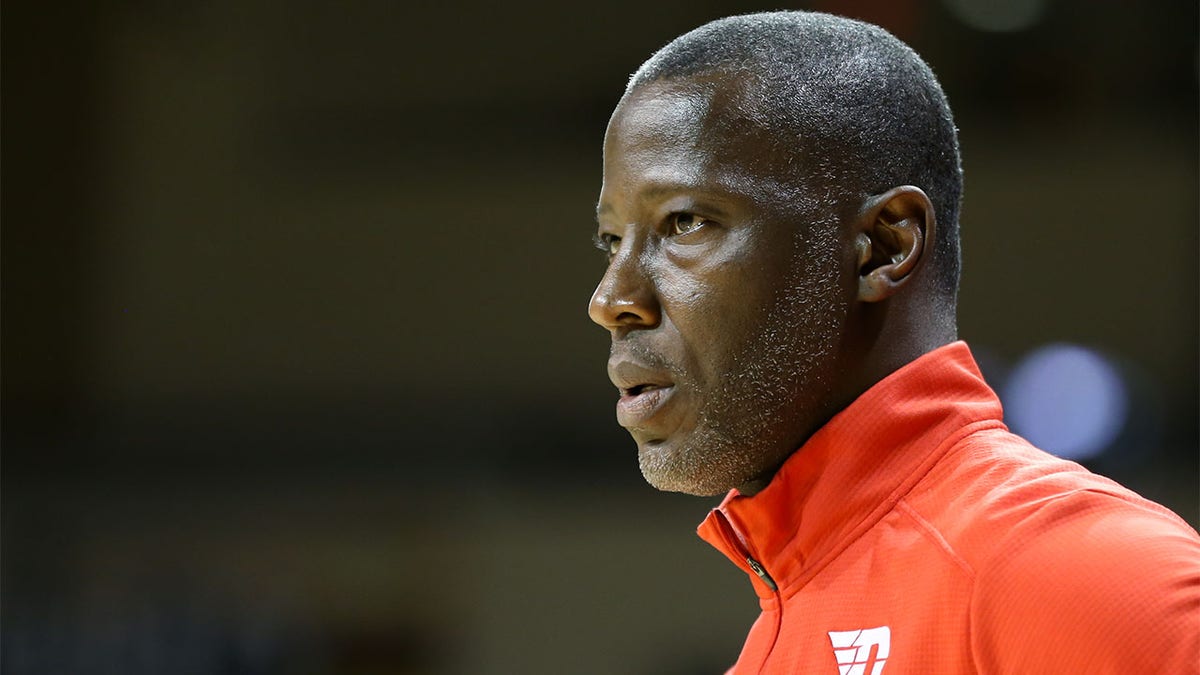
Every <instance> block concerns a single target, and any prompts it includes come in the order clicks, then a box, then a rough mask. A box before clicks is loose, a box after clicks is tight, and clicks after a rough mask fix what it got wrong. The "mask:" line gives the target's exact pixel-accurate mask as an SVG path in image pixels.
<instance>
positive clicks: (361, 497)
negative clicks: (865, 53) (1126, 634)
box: [0, 0, 1200, 675]
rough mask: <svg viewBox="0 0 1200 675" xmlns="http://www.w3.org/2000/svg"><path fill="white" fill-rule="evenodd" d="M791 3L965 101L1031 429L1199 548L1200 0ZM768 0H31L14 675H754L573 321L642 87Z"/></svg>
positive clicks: (728, 601) (727, 579) (970, 185)
mask: <svg viewBox="0 0 1200 675" xmlns="http://www.w3.org/2000/svg"><path fill="white" fill-rule="evenodd" d="M792 6H793V7H798V8H810V9H822V10H827V11H832V12H835V13H841V14H846V15H849V16H855V17H859V18H864V19H867V20H870V21H873V22H876V23H879V24H881V25H883V26H885V27H887V28H888V29H890V30H892V31H893V32H894V33H896V34H897V35H899V36H900V37H901V38H903V39H904V40H906V41H907V42H909V43H910V44H911V45H913V46H914V47H915V48H916V49H917V51H918V52H920V53H921V54H922V55H923V56H924V57H925V58H926V59H927V60H928V61H929V63H930V64H931V65H932V67H933V68H934V70H935V72H937V73H938V75H939V77H940V78H941V79H942V82H943V84H944V87H945V89H946V91H947V93H948V96H949V98H950V101H951V104H952V106H953V107H954V109H955V111H956V115H957V121H958V125H959V127H960V128H961V130H962V131H961V135H962V139H961V140H962V145H963V156H964V165H965V171H966V197H965V205H964V211H963V218H962V222H963V239H964V249H965V265H964V279H963V287H962V295H961V335H962V336H963V337H965V338H966V339H967V340H969V341H970V342H971V343H972V345H973V347H974V348H975V349H976V351H977V354H978V355H979V357H980V360H981V362H982V365H983V367H984V369H985V371H986V374H987V375H988V377H989V379H990V380H991V381H992V383H993V385H994V386H995V387H996V388H997V389H998V390H999V391H1000V392H1001V394H1002V397H1003V398H1004V401H1005V405H1006V408H1007V410H1008V416H1009V422H1010V424H1011V425H1012V426H1013V427H1015V428H1016V429H1017V430H1018V431H1021V432H1023V433H1025V434H1027V435H1029V436H1030V437H1031V438H1032V439H1033V440H1035V441H1036V442H1039V443H1041V444H1042V445H1043V446H1044V447H1046V448H1047V449H1051V450H1054V451H1055V452H1058V453H1059V454H1063V455H1065V456H1070V457H1076V458H1078V459H1080V460H1081V461H1083V462H1084V463H1086V464H1087V465H1088V466H1089V467H1091V468H1093V469H1094V470H1096V471H1098V472H1100V473H1104V474H1106V475H1109V476H1111V477H1113V478H1116V479H1117V480H1119V481H1121V482H1123V483H1125V484H1127V485H1129V486H1130V487H1133V488H1134V489H1136V490H1138V491H1140V492H1141V493H1143V494H1145V495H1146V496H1148V497H1150V498H1152V499H1154V500H1157V501H1160V502H1162V503H1164V504H1166V505H1167V506H1169V507H1171V508H1172V509H1174V510H1175V511H1177V512H1178V513H1180V514H1181V515H1182V516H1183V517H1184V518H1185V519H1187V520H1188V521H1189V522H1190V523H1192V524H1193V526H1195V525H1196V522H1197V511H1198V510H1200V498H1198V496H1197V484H1198V480H1197V474H1198V470H1197V463H1198V462H1197V447H1198V445H1197V410H1198V408H1200V401H1198V397H1197V372H1198V363H1197V351H1198V350H1197V343H1198V336H1197V326H1198V318H1197V307H1198V304H1200V301H1198V297H1197V287H1198V284H1197V274H1196V262H1195V261H1196V256H1197V253H1198V250H1200V245H1198V241H1197V231H1198V227H1197V212H1198V211H1197V184H1198V175H1197V173H1198V172H1197V147H1198V138H1197V81H1198V54H1200V52H1198V49H1197V22H1198V17H1197V6H1196V3H1195V2H1182V1H1180V2H1171V1H1167V0H1162V1H1159V2H1146V3H1139V4H1136V5H1133V4H1129V3H1107V2H1099V3H1096V2H1085V1H1084V0H1073V1H1053V0H1010V1H1008V2H993V1H990V0H878V1H867V0H856V1H853V2H833V1H827V2H810V3H795V4H794V5H792ZM764 8H774V6H773V5H772V6H771V7H763V6H761V5H752V4H746V3H740V2H731V1H707V2H697V1H695V0H689V1H686V2H685V1H683V0H675V1H664V2H627V1H624V0H613V1H611V2H606V3H594V4H589V5H586V6H583V5H576V4H573V3H549V2H538V3H525V4H521V3H516V4H513V3H503V4H493V3H482V2H466V3H453V2H442V3H417V2H412V3H394V2H381V1H377V2H356V3H319V2H312V1H311V0H294V1H293V2H289V3H275V2H267V1H265V0H239V1H237V2H234V1H232V0H214V1H212V2H195V1H193V2H180V3H169V2H162V1H155V0H141V1H137V0H131V1H127V2H114V3H88V2H76V1H72V0H67V1H65V2H58V3H38V2H32V1H30V0H11V1H9V2H6V3H5V5H4V8H3V22H2V31H3V36H2V39H0V42H2V44H3V58H2V61H0V64H2V69H3V71H2V82H3V117H2V124H3V163H2V171H3V203H2V206H3V230H2V231H3V243H2V246H0V252H2V256H3V259H2V263H0V272H2V275H3V280H2V284H3V303H2V309H3V317H2V329H3V336H2V346H3V379H2V390H3V391H2V393H3V396H2V401H0V405H2V415H3V417H2V427H0V428H2V433H3V436H2V444H3V456H2V459H3V470H2V474H0V475H2V481H3V484H2V489H0V494H2V497H3V506H2V509H0V528H2V529H0V532H2V537H3V542H2V556H0V590H2V593H3V602H2V609H3V617H2V624H0V628H2V632H0V645H2V648H0V664H2V667H3V671H4V672H5V673H10V674H12V675H18V674H23V673H68V672H70V673H122V674H139V673H247V674H264V675H266V674H271V675H274V674H283V675H291V674H295V673H321V674H326V673H328V674H334V675H340V674H346V675H350V674H367V673H372V674H375V673H439V674H441V673H446V674H460V673H515V672H522V673H667V674H684V673H711V672H719V671H720V670H721V669H722V668H724V667H725V666H727V665H728V664H730V663H731V662H732V661H733V660H734V658H735V657H736V655H737V652H738V650H739V648H740V646H741V642H742V639H743V638H744V636H745V633H746V630H747V629H748V627H749V625H750V623H751V621H752V620H753V619H754V617H755V616H756V615H757V611H758V610H757V603H756V600H755V598H754V595H753V593H752V591H751V589H750V587H749V583H748V581H747V580H746V579H745V578H744V576H743V575H742V573H741V572H738V571H737V570H736V569H734V568H733V567H732V566H731V565H729V564H728V563H727V561H726V560H725V559H724V558H723V557H722V556H721V555H720V554H718V553H716V552H715V551H713V550H711V549H709V548H708V547H707V545H705V544H704V543H703V542H701V541H700V540H699V539H698V538H696V536H695V534H694V528H695V526H696V524H698V523H699V521H700V520H701V518H702V517H703V516H704V515H705V513H706V511H707V509H709V508H710V507H711V506H713V505H714V504H715V502H716V500H711V499H698V498H692V497H683V496H679V495H669V494H661V493H658V492H655V491H654V490H652V489H651V488H649V487H647V486H646V485H645V484H644V483H643V482H642V479H641V476H640V474H639V473H638V470H637V463H636V457H635V449H634V446H633V444H632V442H631V441H630V440H629V439H628V437H627V436H626V435H625V434H624V432H622V431H621V430H620V429H619V428H618V427H617V426H616V423H615V421H614V416H613V403H614V401H615V392H614V391H613V390H612V388H611V386H610V385H609V384H608V382H607V379H606V377H605V374H604V362H605V358H606V354H607V340H608V338H607V335H606V334H605V333H604V331H602V330H600V329H599V328H596V327H594V326H593V325H591V324H590V323H589V321H588V320H587V317H586V315H585V305H586V302H587V299H588V297H589V295H590V294H591V291H592V288H593V286H594V284H595V282H596V281H597V280H598V278H599V275H600V273H601V271H602V265H603V263H602V260H601V258H600V256H599V255H598V254H597V253H596V252H595V251H594V250H593V249H592V248H591V242H590V237H591V234H592V232H593V229H594V226H593V216H592V213H593V209H594V202H595V198H596V195H597V192H598V189H599V183H600V145H601V139H602V136H603V132H604V126H605V123H606V120H607V117H608V114H609V112H610V111H611V109H612V106H613V105H614V104H615V102H616V100H617V98H618V97H619V95H620V93H621V91H622V88H623V86H624V83H625V80H626V78H627V77H628V75H629V74H630V73H631V72H632V71H633V70H634V69H635V68H636V67H637V66H638V65H639V64H640V63H641V62H642V60H644V59H645V58H646V57H648V56H649V55H650V54H651V53H652V52H653V51H654V50H655V49H657V48H658V47H660V46H661V45H663V44H665V43H666V42H667V41H669V40H670V39H671V38H673V37H674V36H676V35H678V34H680V33H682V32H684V31H686V30H688V29H690V28H693V27H695V26H697V25H699V24H701V23H703V22H705V21H707V20H710V19H713V18H717V17H719V16H723V15H727V14H731V13H740V12H746V11H751V10H756V9H764Z"/></svg>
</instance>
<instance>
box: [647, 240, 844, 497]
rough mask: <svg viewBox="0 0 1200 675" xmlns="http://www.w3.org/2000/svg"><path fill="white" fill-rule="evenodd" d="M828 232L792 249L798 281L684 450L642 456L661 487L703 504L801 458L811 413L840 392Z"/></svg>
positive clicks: (837, 314) (836, 294)
mask: <svg viewBox="0 0 1200 675" xmlns="http://www.w3.org/2000/svg"><path fill="white" fill-rule="evenodd" d="M832 229H833V228H828V227H820V226H814V227H812V228H811V229H810V232H813V231H817V232H825V233H830V234H828V235H827V236H824V237H817V238H816V239H811V240H808V241H805V242H803V243H799V244H798V245H797V246H795V251H796V254H795V255H794V256H793V260H792V264H791V265H790V267H789V269H790V270H791V271H792V272H791V278H790V279H789V280H788V283H786V284H784V285H783V286H782V287H781V291H780V292H779V293H778V294H777V296H776V298H775V301H774V303H773V305H772V307H771V309H770V310H769V312H768V315H767V317H766V319H765V320H764V321H763V323H762V327H761V329H759V330H758V331H757V333H755V334H754V335H752V336H751V337H750V338H749V339H747V340H746V341H745V342H744V343H743V344H742V346H741V348H740V349H738V350H737V352H735V353H734V355H733V357H732V359H731V362H730V367H729V368H728V372H726V373H724V377H723V381H722V384H721V386H720V387H719V389H718V390H717V391H716V393H714V394H712V395H711V396H709V397H708V398H707V399H706V400H705V401H704V402H703V404H702V405H701V407H700V410H699V412H698V414H697V422H696V426H695V428H694V429H693V431H692V432H691V434H690V437H689V438H687V439H684V443H683V444H682V447H680V448H679V449H678V450H677V451H676V452H672V453H669V454H664V453H658V452H641V453H639V463H640V465H641V470H642V475H643V476H644V477H645V478H646V480H647V482H649V483H650V484H651V485H653V486H654V487H656V488H658V489H660V490H666V491H671V492H683V493H686V494H691V495H697V496H712V495H719V494H724V493H725V492H727V491H729V490H730V489H731V488H734V487H738V486H742V485H746V484H748V483H751V482H753V481H756V480H760V479H762V478H764V477H769V475H770V474H772V473H773V472H774V471H775V469H777V468H778V466H779V465H780V464H781V463H782V462H783V461H784V460H785V459H786V458H787V457H788V456H789V455H790V454H791V453H792V452H793V451H795V450H796V449H797V447H798V446H799V444H800V443H802V442H803V441H804V440H806V439H805V438H804V433H805V431H807V432H811V431H813V430H814V429H811V428H809V429H807V430H805V428H806V427H808V426H810V425H811V424H812V423H813V420H812V419H811V418H812V417H813V415H814V411H815V410H817V409H819V407H820V404H821V403H822V402H823V401H825V400H827V399H828V397H829V396H830V394H831V391H832V386H833V376H834V373H833V372H832V364H833V363H834V362H835V358H836V355H837V350H838V345H839V344H840V341H841V330H842V320H843V317H844V316H845V314H846V301H845V300H844V299H843V298H842V296H841V292H840V288H839V284H838V259H837V252H836V247H835V245H834V244H833V242H832V241H831V238H832V236H833V235H832V233H831V230H832Z"/></svg>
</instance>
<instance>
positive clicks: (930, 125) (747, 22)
mask: <svg viewBox="0 0 1200 675" xmlns="http://www.w3.org/2000/svg"><path fill="white" fill-rule="evenodd" d="M712 75H717V76H724V77H733V78H737V80H738V81H739V82H741V83H742V84H743V85H744V89H743V91H744V92H745V93H746V94H747V96H746V97H745V98H746V99H747V100H746V101H745V102H743V105H745V106H746V109H744V110H740V111H739V112H740V113H741V114H742V115H744V116H745V117H746V119H747V121H750V122H751V123H753V124H754V125H755V126H758V127H761V128H763V129H764V130H765V131H767V132H768V133H770V134H772V135H773V137H775V138H776V139H782V142H783V143H784V149H785V151H787V152H793V153H796V154H797V155H798V157H797V158H796V160H797V161H795V162H794V164H795V165H797V166H799V167H800V170H801V171H802V172H803V173H804V175H803V176H802V178H804V179H808V180H809V181H810V185H811V180H812V179H814V178H817V177H821V178H824V179H825V180H826V181H832V182H833V183H834V184H835V185H836V186H838V187H840V188H842V189H840V190H838V192H840V193H841V194H835V195H834V196H833V198H834V199H843V198H845V197H846V196H847V192H848V191H859V192H860V193H862V194H866V195H870V194H878V193H881V192H884V191H886V190H888V189H890V188H893V187H896V186H899V185H916V186H917V187H920V188H921V189H922V190H924V191H925V193H926V194H927V195H928V196H929V199H930V201H931V202H932V203H933V206H934V213H935V217H936V218H937V224H938V237H937V242H936V244H935V250H934V251H933V257H934V262H935V265H934V266H935V268H936V269H937V276H936V277H935V286H936V288H935V290H936V291H939V294H940V295H942V296H943V297H944V298H946V299H948V300H950V302H951V303H953V301H954V298H955V296H956V294H957V290H958V281H959V269H960V265H961V263H960V251H959V240H958V212H959V203H960V201H961V198H962V164H961V158H960V156H959V148H958V134H957V131H956V129H955V127H954V119H953V116H952V115H951V112H950V106H949V104H948V103H947V101H946V95H945V93H944V92H943V91H942V88H941V86H940V85H939V84H938V81H937V78H935V77H934V75H933V71H932V70H930V68H929V66H928V65H927V64H926V63H925V62H924V61H923V60H922V59H921V57H920V56H918V55H917V53H916V52H914V51H913V50H912V49H911V48H910V47H909V46H908V45H906V44H904V43H903V42H901V41H900V40H899V39H898V38H896V37H895V36H893V35H892V34H891V33H888V32H887V31H885V30H884V29H882V28H880V27H878V26H874V25H871V24H868V23H863V22H861V21H855V20H853V19H847V18H844V17H839V16H833V15H830V14H822V13H817V12H803V11H781V12H764V13H757V14H745V15H740V16H732V17H727V18H724V19H719V20H717V21H713V22H711V23H708V24H705V25H704V26H701V27H699V28H697V29H695V30H693V31H690V32H688V33H685V34H684V35H681V36H680V37H678V38H676V39H675V40H673V41H672V42H671V43H670V44H668V45H667V46H665V47H663V48H662V49H661V50H659V51H658V52H657V53H656V54H654V56H652V57H650V59H649V60H647V61H646V62H645V63H644V64H642V66H641V68H639V69H638V70H637V72H636V73H634V74H633V76H632V77H631V78H630V80H629V85H628V87H627V88H626V96H628V95H629V94H630V93H631V92H632V91H633V90H635V89H637V88H638V87H641V86H643V85H646V84H649V83H652V82H657V81H660V80H674V79H683V78H689V77H708V76H712ZM825 206H829V205H828V204H825ZM951 306H952V305H951Z"/></svg>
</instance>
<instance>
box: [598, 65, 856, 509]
mask: <svg viewBox="0 0 1200 675" xmlns="http://www.w3.org/2000/svg"><path fill="white" fill-rule="evenodd" d="M728 100H729V97H728V96H725V95H722V94H721V92H720V91H718V92H717V93H716V94H715V95H714V94H712V93H710V92H708V91H706V90H704V89H703V88H702V87H699V86H696V85H695V84H694V83H693V84H690V85H689V84H687V83H686V82H685V83H683V84H678V83H676V84H657V83H656V84H650V85H646V86H643V87H640V88H639V89H637V90H635V91H634V92H633V93H632V94H631V95H630V96H628V97H627V98H626V99H625V100H623V101H622V103H621V104H620V105H619V106H618V108H617V111H616V113H615V114H614V115H613V118H612V121H611V122H610V123H609V127H608V132H607V134H606V137H605V145H604V185H603V188H602V190H601V194H600V203H599V207H598V211H597V214H598V216H597V220H598V223H599V241H600V243H601V245H602V247H603V248H604V249H605V251H606V252H607V253H608V255H609V262H608V268H607V270H606V271H605V274H604V277H603V278H602V279H601V281H600V284H599V286H597V288H596V292H595V294H594V295H593V296H592V300H591V305H590V307H589V315H590V316H591V318H592V320H593V321H595V322H596V323H597V324H599V325H601V326H603V327H604V328H607V329H608V330H609V331H610V333H611V336H612V351H611V356H610V358H609V362H608V371H609V377H610V378H611V379H612V381H613V383H614V384H615V385H616V386H617V387H618V388H619V389H620V393H621V396H620V399H619V401H618V403H617V419H618V421H619V422H620V424H621V426H623V427H625V428H626V429H627V430H628V431H629V433H630V434H631V435H632V436H633V438H634V439H635V440H636V441H637V444H638V455H639V461H640V464H641V468H642V473H643V474H644V475H645V477H646V479H647V480H648V481H649V482H650V483H651V484H652V485H654V486H655V487H658V488H660V489H664V490H675V491H680V492H687V493H691V494H698V495H712V494H720V493H722V492H724V491H726V490H728V489H730V488H732V487H740V488H743V491H754V490H757V489H758V488H760V487H762V485H763V484H765V482H766V481H767V480H769V479H770V477H771V476H772V475H773V474H774V471H775V469H777V468H778V466H779V464H781V463H782V462H783V460H784V459H786V458H787V456H788V455H789V454H790V453H791V452H792V451H793V450H795V449H796V448H797V447H798V446H799V445H800V444H801V443H802V442H803V441H804V440H806V439H807V437H808V436H809V435H810V434H811V433H812V432H813V431H814V430H815V429H816V428H817V427H818V426H820V424H822V423H823V422H824V421H825V420H826V419H827V418H828V416H829V415H830V414H832V410H831V407H830V391H831V385H832V383H833V381H834V376H835V374H836V370H837V361H838V355H839V351H840V349H839V346H840V342H841V334H842V332H843V329H844V323H845V319H846V307H847V306H848V305H849V301H850V299H851V298H852V297H853V274H852V269H853V257H852V255H851V256H848V255H847V254H845V253H844V251H845V250H847V249H846V247H845V246H843V241H842V236H841V235H840V234H839V232H838V228H837V227H836V218H835V216H834V215H833V214H831V213H820V212H817V210H816V209H813V208H812V207H811V206H801V205H800V202H805V203H808V204H811V203H812V202H813V201H814V200H813V199H812V198H811V197H809V198H798V193H797V192H796V191H795V190H794V189H788V188H787V187H786V182H781V181H779V180H777V179H775V178H773V176H778V175H779V172H778V171H776V170H775V169H774V168H773V167H776V166H777V165H778V164H779V161H778V160H779V157H777V156H776V155H777V154H778V153H773V151H772V150H771V146H772V144H771V143H770V142H769V141H767V140H766V139H765V138H764V137H762V136H761V134H755V133H753V132H752V131H746V130H745V129H746V125H741V124H739V123H738V122H737V120H736V119H734V117H733V116H732V115H730V114H728V113H727V112H726V108H727V106H728ZM739 129H741V131H739ZM818 221H819V222H818ZM847 272H850V273H849V274H848V273H847Z"/></svg>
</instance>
